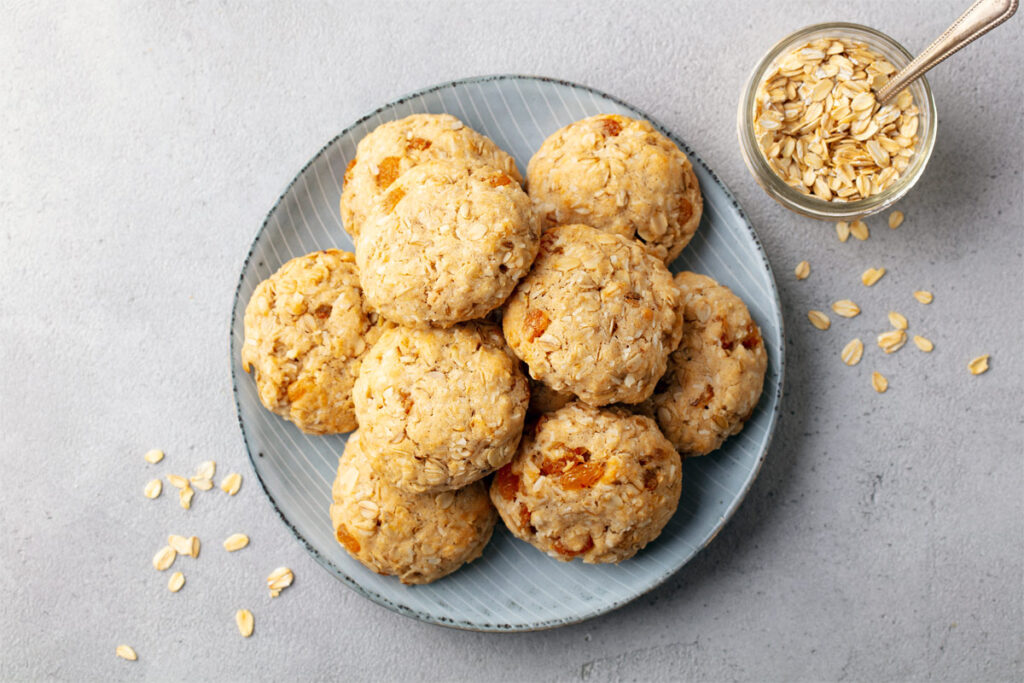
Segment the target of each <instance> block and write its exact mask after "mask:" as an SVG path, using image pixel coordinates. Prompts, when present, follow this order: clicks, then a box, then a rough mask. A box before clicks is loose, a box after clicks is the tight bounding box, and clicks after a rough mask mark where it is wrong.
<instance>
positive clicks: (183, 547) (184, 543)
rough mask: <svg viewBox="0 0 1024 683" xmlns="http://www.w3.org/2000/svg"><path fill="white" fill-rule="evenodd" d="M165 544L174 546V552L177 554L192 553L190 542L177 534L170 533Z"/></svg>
mask: <svg viewBox="0 0 1024 683" xmlns="http://www.w3.org/2000/svg"><path fill="white" fill-rule="evenodd" d="M167 545H169V546H171V547H172V548H174V552H176V553H178V554H179V555H191V554H192V542H191V541H189V540H188V539H187V538H185V537H184V536H179V535H177V534H171V535H170V536H168V537H167Z"/></svg>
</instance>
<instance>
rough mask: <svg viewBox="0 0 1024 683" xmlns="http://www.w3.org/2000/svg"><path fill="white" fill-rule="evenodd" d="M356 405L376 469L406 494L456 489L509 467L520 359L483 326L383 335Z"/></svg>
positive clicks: (367, 361) (519, 411)
mask: <svg viewBox="0 0 1024 683" xmlns="http://www.w3.org/2000/svg"><path fill="white" fill-rule="evenodd" d="M353 397H354V400H355V406H356V417H357V418H358V421H359V424H360V425H361V429H360V430H359V433H360V437H361V438H362V440H363V444H364V445H365V446H366V449H367V450H368V452H370V453H372V454H373V457H372V458H371V461H372V464H373V467H374V469H376V470H377V472H378V474H380V476H381V477H383V478H384V480H385V481H387V482H388V483H390V484H391V485H393V486H397V487H399V488H401V489H403V490H406V491H409V492H412V493H437V492H439V491H446V490H449V489H458V488H462V487H463V486H466V485H468V484H471V483H473V482H474V481H477V480H478V479H482V478H483V477H484V476H486V475H488V474H490V473H491V472H493V471H494V470H496V469H497V468H499V467H501V466H502V465H504V464H505V463H507V462H508V461H509V460H511V459H512V457H513V456H514V455H515V453H516V447H517V446H518V445H519V438H520V436H521V435H522V433H523V420H524V419H525V417H526V407H527V404H528V403H529V391H528V389H527V383H526V377H524V376H523V374H522V372H520V370H519V361H518V359H516V357H515V356H514V355H513V354H512V351H511V350H510V349H509V348H508V345H507V344H506V343H505V340H504V338H503V337H502V336H501V330H500V329H499V328H498V327H497V326H496V325H492V324H489V323H466V324H464V325H456V326H455V327H451V328H448V329H438V328H434V327H420V328H406V327H399V328H395V329H392V330H389V331H387V332H385V333H384V334H383V335H382V336H381V338H380V339H379V340H378V341H377V343H376V344H375V345H374V347H373V348H372V349H371V350H370V352H369V353H368V354H366V356H365V357H364V359H363V364H362V367H361V368H360V371H359V379H358V380H356V385H355V390H354V391H353Z"/></svg>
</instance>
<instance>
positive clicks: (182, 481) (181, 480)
mask: <svg viewBox="0 0 1024 683" xmlns="http://www.w3.org/2000/svg"><path fill="white" fill-rule="evenodd" d="M167 483H168V484H170V485H171V486H173V487H174V488H176V489H183V488H187V487H188V479H186V478H185V477H181V476H178V475H177V474H168V475H167Z"/></svg>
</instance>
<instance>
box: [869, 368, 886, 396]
mask: <svg viewBox="0 0 1024 683" xmlns="http://www.w3.org/2000/svg"><path fill="white" fill-rule="evenodd" d="M871 386H873V387H874V388H875V391H877V392H878V393H880V394H884V393H885V391H886V389H888V388H889V380H887V379H886V378H885V376H884V375H883V374H882V373H880V372H872V373H871Z"/></svg>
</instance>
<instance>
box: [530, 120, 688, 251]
mask: <svg viewBox="0 0 1024 683" xmlns="http://www.w3.org/2000/svg"><path fill="white" fill-rule="evenodd" d="M526 176H527V187H528V188H529V191H530V197H531V198H532V199H533V201H534V203H535V205H536V208H537V212H538V213H539V214H540V215H541V216H542V218H543V220H544V222H545V226H544V227H545V228H547V227H550V226H552V225H563V224H567V223H586V224H587V225H592V226H593V227H595V228H598V229H600V230H605V231H607V232H611V233H615V234H616V235H623V236H625V237H633V238H635V239H638V240H640V241H641V242H643V243H644V244H646V245H647V247H648V249H649V250H650V251H651V253H653V254H654V255H656V256H657V257H658V258H660V259H662V260H664V261H665V262H666V263H668V262H671V261H672V260H673V259H675V257H676V256H678V255H679V252H680V251H682V249H683V247H685V246H686V245H687V244H688V243H689V241H690V240H691V239H692V238H693V233H694V232H696V230H697V224H698V223H700V216H701V212H702V211H703V210H704V200H703V199H702V197H701V194H700V187H699V185H698V184H697V176H696V175H694V172H693V166H692V165H691V164H690V160H689V159H687V158H686V155H685V154H683V152H682V151H680V149H679V148H678V147H676V145H675V143H673V142H672V141H671V140H669V139H668V138H667V137H665V136H664V135H662V134H661V133H659V132H658V131H656V130H655V129H654V127H653V126H651V124H650V123H648V122H647V121H638V120H635V119H631V118H629V117H626V116H619V115H617V114H601V115H599V116H591V117H590V118H586V119H583V120H581V121H577V122H575V123H571V124H569V125H568V126H566V127H565V128H562V129H561V130H559V131H556V132H555V133H554V134H552V135H551V136H550V137H548V139H547V140H545V141H544V144H542V145H541V147H540V149H539V150H537V153H536V154H534V155H533V158H532V159H530V164H529V166H528V167H527V171H526Z"/></svg>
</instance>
